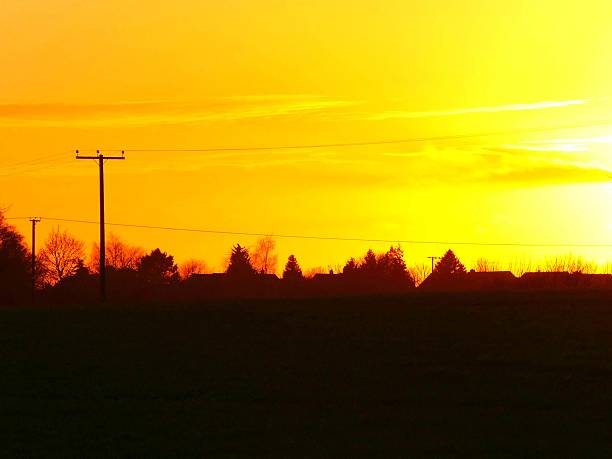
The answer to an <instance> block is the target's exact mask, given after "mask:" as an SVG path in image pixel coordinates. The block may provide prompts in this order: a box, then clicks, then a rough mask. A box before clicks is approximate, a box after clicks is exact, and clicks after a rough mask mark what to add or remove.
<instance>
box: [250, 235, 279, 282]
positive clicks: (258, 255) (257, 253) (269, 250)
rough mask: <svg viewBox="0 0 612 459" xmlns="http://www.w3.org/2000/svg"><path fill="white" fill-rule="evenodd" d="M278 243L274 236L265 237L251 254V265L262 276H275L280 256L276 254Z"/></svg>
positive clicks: (258, 242)
mask: <svg viewBox="0 0 612 459" xmlns="http://www.w3.org/2000/svg"><path fill="white" fill-rule="evenodd" d="M275 249H276V242H275V241H274V239H272V236H265V237H263V238H261V239H259V240H258V241H257V243H256V244H255V248H254V249H253V251H252V254H251V264H252V266H253V268H255V271H257V272H258V273H260V274H274V273H275V272H276V267H277V264H278V256H277V255H276V253H275V252H274V251H275Z"/></svg>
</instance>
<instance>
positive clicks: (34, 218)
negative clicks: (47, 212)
mask: <svg viewBox="0 0 612 459" xmlns="http://www.w3.org/2000/svg"><path fill="white" fill-rule="evenodd" d="M30 221H31V222H32V301H34V298H35V296H36V224H37V223H39V222H40V217H32V218H30Z"/></svg>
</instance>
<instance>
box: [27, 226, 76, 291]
mask: <svg viewBox="0 0 612 459" xmlns="http://www.w3.org/2000/svg"><path fill="white" fill-rule="evenodd" d="M84 247H85V244H84V243H83V242H82V241H79V240H78V239H76V238H75V237H73V236H72V235H71V234H70V233H68V231H65V230H64V231H60V229H59V227H56V228H55V229H53V230H52V231H51V233H49V236H48V237H47V241H46V242H45V246H44V247H43V249H42V250H41V251H40V254H39V255H38V257H37V260H38V262H39V264H40V268H41V269H40V271H41V275H43V276H44V279H45V283H47V284H50V285H55V284H56V283H58V282H60V281H61V280H62V279H64V278H66V277H70V276H73V275H74V274H75V273H76V271H77V270H78V269H79V268H80V267H81V266H83V259H84V258H85V250H84Z"/></svg>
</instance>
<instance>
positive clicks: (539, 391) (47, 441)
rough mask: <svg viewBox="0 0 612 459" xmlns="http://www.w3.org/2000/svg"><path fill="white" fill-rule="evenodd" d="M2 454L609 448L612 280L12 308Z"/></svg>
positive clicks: (560, 452)
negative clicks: (527, 289)
mask: <svg viewBox="0 0 612 459" xmlns="http://www.w3.org/2000/svg"><path fill="white" fill-rule="evenodd" d="M0 365H1V375H0V410H1V411H0V415H1V419H2V425H1V426H0V427H1V430H0V440H1V443H0V445H1V448H2V453H1V455H2V456H3V457H31V456H45V457H49V456H61V457H65V456H73V457H75V456H76V457H92V456H109V457H110V456H112V457H117V456H119V457H124V456H131V457H151V456H158V457H185V456H197V457H211V456H212V457H214V456H224V457H252V456H260V457H270V456H274V457H347V458H348V457H356V456H362V457H371V456H378V457H512V458H515V457H526V456H529V457H581V458H582V457H612V295H611V294H609V293H606V294H598V293H563V294H544V293H538V294H527V293H522V294H512V295H508V294H505V295H497V296H495V295H484V296H483V295H476V294H471V295H452V296H451V295H441V294H437V295H433V294H431V295H427V294H415V295H410V296H405V297H392V298H359V299H342V300H330V299H326V300H316V301H315V300H286V301H281V300H275V301H268V302H262V301H239V302H222V303H221V302H219V303H212V304H202V305H188V306H187V305H155V306H151V305H147V306H144V305H143V306H122V305H114V306H107V307H100V306H89V307H85V306H83V307H71V308H69V307H45V308H38V309H35V308H30V309H23V308H22V309H16V308H14V309H1V310H0Z"/></svg>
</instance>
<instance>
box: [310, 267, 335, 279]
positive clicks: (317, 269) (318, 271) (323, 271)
mask: <svg viewBox="0 0 612 459" xmlns="http://www.w3.org/2000/svg"><path fill="white" fill-rule="evenodd" d="M327 273H329V269H325V268H324V267H323V266H315V267H313V268H310V269H307V270H306V271H304V277H305V278H306V279H312V278H313V277H314V276H315V275H317V274H327Z"/></svg>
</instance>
